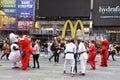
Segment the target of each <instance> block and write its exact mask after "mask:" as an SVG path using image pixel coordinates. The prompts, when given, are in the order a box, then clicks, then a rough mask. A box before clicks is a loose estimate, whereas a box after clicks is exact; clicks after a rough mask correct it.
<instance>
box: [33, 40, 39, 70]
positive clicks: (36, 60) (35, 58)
mask: <svg viewBox="0 0 120 80" xmlns="http://www.w3.org/2000/svg"><path fill="white" fill-rule="evenodd" d="M39 54H40V40H36V41H35V46H34V52H33V54H32V55H33V64H34V65H33V68H35V67H36V65H35V63H36V62H37V68H39V67H40V66H39V61H38V59H39Z"/></svg>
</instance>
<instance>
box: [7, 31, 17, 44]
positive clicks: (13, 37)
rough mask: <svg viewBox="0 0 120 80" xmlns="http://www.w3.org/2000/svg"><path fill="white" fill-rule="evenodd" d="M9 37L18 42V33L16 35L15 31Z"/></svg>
mask: <svg viewBox="0 0 120 80" xmlns="http://www.w3.org/2000/svg"><path fill="white" fill-rule="evenodd" d="M9 39H10V41H11V42H12V43H13V42H18V39H17V35H15V34H14V33H10V34H9Z"/></svg>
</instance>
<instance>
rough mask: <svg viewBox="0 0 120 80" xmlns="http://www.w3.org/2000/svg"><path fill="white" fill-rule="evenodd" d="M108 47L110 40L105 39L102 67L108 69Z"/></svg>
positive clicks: (102, 50)
mask: <svg viewBox="0 0 120 80" xmlns="http://www.w3.org/2000/svg"><path fill="white" fill-rule="evenodd" d="M108 45H109V42H108V40H106V39H105V40H103V41H102V47H101V63H100V66H103V67H107V66H108V62H107V57H108Z"/></svg>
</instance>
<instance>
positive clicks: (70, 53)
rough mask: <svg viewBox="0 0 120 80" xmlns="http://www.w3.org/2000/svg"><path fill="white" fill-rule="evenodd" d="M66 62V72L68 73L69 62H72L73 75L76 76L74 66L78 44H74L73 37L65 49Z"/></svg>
mask: <svg viewBox="0 0 120 80" xmlns="http://www.w3.org/2000/svg"><path fill="white" fill-rule="evenodd" d="M65 53H66V55H65V62H64V74H65V73H66V66H67V63H68V62H69V63H70V68H71V77H73V76H74V67H75V59H74V54H75V53H76V45H75V44H74V40H73V39H71V40H70V42H69V43H67V44H66V49H65Z"/></svg>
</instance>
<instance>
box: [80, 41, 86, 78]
mask: <svg viewBox="0 0 120 80" xmlns="http://www.w3.org/2000/svg"><path fill="white" fill-rule="evenodd" d="M79 42H80V43H79V45H78V53H79V54H80V57H79V59H80V73H81V74H80V75H83V76H84V75H85V73H86V63H87V59H88V54H87V50H86V48H85V45H84V43H83V42H82V41H81V40H79Z"/></svg>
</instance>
